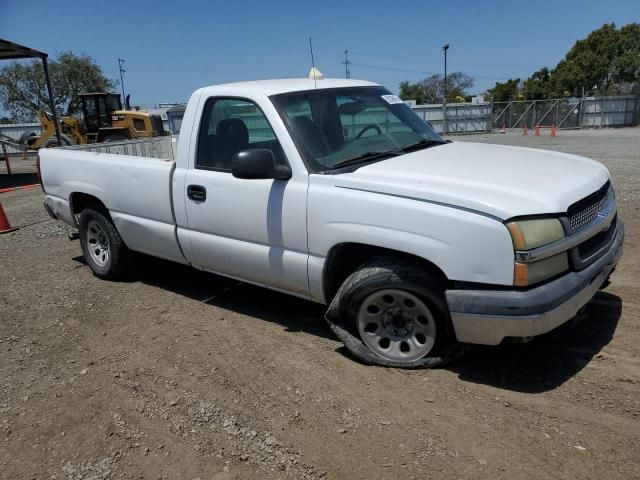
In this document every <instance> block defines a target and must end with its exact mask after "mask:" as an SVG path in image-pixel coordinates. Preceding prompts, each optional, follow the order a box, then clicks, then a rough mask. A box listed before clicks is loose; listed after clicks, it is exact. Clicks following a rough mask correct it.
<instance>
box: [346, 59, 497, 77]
mask: <svg viewBox="0 0 640 480" xmlns="http://www.w3.org/2000/svg"><path fill="white" fill-rule="evenodd" d="M351 65H354V66H356V67H361V68H368V69H372V70H387V71H390V72H402V73H417V74H419V75H439V74H440V72H428V71H425V70H415V69H410V68H400V67H389V66H386V65H372V64H369V63H360V62H353V61H352V62H351ZM470 75H471V76H472V77H474V78H478V79H481V80H508V79H509V77H506V76H486V75H472V74H470Z"/></svg>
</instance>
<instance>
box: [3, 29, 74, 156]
mask: <svg viewBox="0 0 640 480" xmlns="http://www.w3.org/2000/svg"><path fill="white" fill-rule="evenodd" d="M48 57H49V55H47V54H46V53H44V52H41V51H39V50H35V49H33V48H29V47H25V46H24V45H19V44H17V43H13V42H10V41H9V40H4V39H2V38H0V60H18V59H21V58H39V59H40V60H42V66H43V68H44V77H45V79H46V81H47V92H48V93H49V107H50V108H51V114H52V116H53V124H54V125H55V127H56V138H57V139H58V145H62V141H61V140H60V122H59V121H58V114H57V113H56V105H55V102H54V101H53V87H52V86H51V79H50V78H49V64H48Z"/></svg>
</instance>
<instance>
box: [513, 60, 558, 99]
mask: <svg viewBox="0 0 640 480" xmlns="http://www.w3.org/2000/svg"><path fill="white" fill-rule="evenodd" d="M522 95H523V97H524V98H526V99H527V100H544V99H546V98H553V97H557V96H559V95H561V93H560V92H558V88H557V86H556V79H555V78H554V72H553V71H552V70H549V69H548V68H547V67H543V68H541V69H540V70H538V71H536V72H534V73H533V75H531V76H530V77H529V78H527V80H526V81H525V82H524V84H523V86H522Z"/></svg>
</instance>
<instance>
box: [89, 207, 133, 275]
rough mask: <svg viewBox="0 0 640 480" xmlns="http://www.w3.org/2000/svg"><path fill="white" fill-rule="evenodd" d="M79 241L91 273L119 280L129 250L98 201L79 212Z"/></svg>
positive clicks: (124, 269)
mask: <svg viewBox="0 0 640 480" xmlns="http://www.w3.org/2000/svg"><path fill="white" fill-rule="evenodd" d="M79 224H80V245H81V247H82V253H83V254H84V258H85V260H86V262H87V265H89V268H91V271H92V272H93V274H94V275H95V276H96V277H98V278H102V279H105V280H118V279H119V278H121V277H122V276H123V275H124V274H125V273H126V270H127V268H128V266H129V260H130V251H129V249H128V248H127V246H126V245H125V244H124V242H123V241H122V238H121V237H120V234H119V233H118V231H117V230H116V227H115V225H114V224H113V222H112V221H111V218H110V217H109V214H108V213H107V211H106V210H105V209H104V208H102V207H101V206H98V205H91V206H88V207H87V208H85V209H84V210H83V211H82V213H81V214H80V222H79Z"/></svg>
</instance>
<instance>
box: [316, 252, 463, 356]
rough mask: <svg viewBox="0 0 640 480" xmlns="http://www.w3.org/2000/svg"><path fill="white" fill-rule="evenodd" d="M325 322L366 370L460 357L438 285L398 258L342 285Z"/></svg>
mask: <svg viewBox="0 0 640 480" xmlns="http://www.w3.org/2000/svg"><path fill="white" fill-rule="evenodd" d="M326 319H327V321H328V323H329V325H330V327H331V329H332V330H333V331H334V332H335V333H336V335H337V336H338V337H339V338H340V340H342V341H343V342H344V344H345V346H346V347H347V348H348V349H349V351H350V352H351V353H352V354H354V355H355V356H356V357H357V358H358V359H360V360H361V361H363V362H365V363H368V364H372V365H381V366H387V367H400V368H434V367H439V366H442V365H444V364H446V363H448V362H450V361H452V360H453V359H455V358H457V357H459V356H460V355H461V354H462V353H463V352H464V347H463V346H462V345H460V344H458V343H457V342H456V341H455V338H454V336H453V333H452V328H451V320H450V317H449V311H448V308H447V305H446V301H445V299H444V286H443V282H442V280H441V279H440V278H438V277H437V276H436V275H434V274H432V273H431V272H429V271H427V270H426V269H424V268H421V267H420V266H418V265H416V264H415V262H414V261H412V260H411V259H407V258H404V257H399V256H383V257H378V258H376V259H373V260H372V261H370V262H368V263H366V264H365V265H362V266H361V267H360V268H359V269H358V270H356V271H355V272H354V273H352V274H351V275H350V276H349V277H348V278H347V279H346V280H345V281H344V283H343V284H342V286H341V287H340V289H339V290H338V292H337V294H336V296H335V297H334V299H333V301H332V303H331V305H330V306H329V309H328V311H327V314H326Z"/></svg>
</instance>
